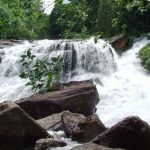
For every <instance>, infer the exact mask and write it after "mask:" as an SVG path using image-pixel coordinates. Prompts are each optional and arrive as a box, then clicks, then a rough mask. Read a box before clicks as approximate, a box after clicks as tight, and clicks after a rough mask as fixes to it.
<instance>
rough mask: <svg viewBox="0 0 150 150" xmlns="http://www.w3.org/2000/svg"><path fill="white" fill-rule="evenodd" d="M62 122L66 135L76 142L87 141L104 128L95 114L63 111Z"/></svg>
mask: <svg viewBox="0 0 150 150" xmlns="http://www.w3.org/2000/svg"><path fill="white" fill-rule="evenodd" d="M62 124H63V128H64V131H65V133H66V136H67V137H71V138H72V140H75V141H78V142H89V141H91V140H92V139H94V138H95V137H96V136H98V135H99V134H100V133H102V132H103V131H105V130H106V128H105V126H104V125H103V123H102V122H101V121H100V119H99V118H98V116H97V115H92V116H88V117H85V116H83V115H81V114H76V113H71V112H63V114H62Z"/></svg>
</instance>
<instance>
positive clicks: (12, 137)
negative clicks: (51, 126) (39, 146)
mask: <svg viewBox="0 0 150 150" xmlns="http://www.w3.org/2000/svg"><path fill="white" fill-rule="evenodd" d="M48 135H49V134H48V133H47V132H46V131H45V130H44V129H43V128H42V127H41V126H40V125H39V124H37V123H36V121H35V120H34V119H33V118H31V117H30V116H29V115H28V114H27V113H26V112H25V111H24V110H22V109H21V108H20V107H19V106H18V105H16V104H15V103H13V102H11V101H6V102H3V103H1V104H0V149H2V150H8V149H10V150H12V149H13V148H14V149H15V150H20V149H23V148H26V147H34V144H35V142H36V140H38V139H40V138H46V137H47V136H48ZM50 137H51V136H50ZM8 147H10V148H8Z"/></svg>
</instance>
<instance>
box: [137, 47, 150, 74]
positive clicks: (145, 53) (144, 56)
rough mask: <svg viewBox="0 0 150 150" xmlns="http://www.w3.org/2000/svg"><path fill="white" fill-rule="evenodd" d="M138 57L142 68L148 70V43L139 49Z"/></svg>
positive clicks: (149, 49) (149, 58) (149, 61)
mask: <svg viewBox="0 0 150 150" xmlns="http://www.w3.org/2000/svg"><path fill="white" fill-rule="evenodd" d="M139 57H140V58H141V63H142V65H143V66H144V68H145V69H147V70H148V71H150V44H148V45H147V46H145V47H144V48H142V49H141V50H140V52H139Z"/></svg>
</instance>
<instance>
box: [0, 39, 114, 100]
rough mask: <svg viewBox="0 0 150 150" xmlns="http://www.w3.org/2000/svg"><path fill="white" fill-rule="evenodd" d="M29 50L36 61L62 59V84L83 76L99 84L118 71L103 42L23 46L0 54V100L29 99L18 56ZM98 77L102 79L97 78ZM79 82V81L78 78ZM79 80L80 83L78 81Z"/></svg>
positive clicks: (61, 42) (70, 42)
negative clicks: (104, 78) (59, 57)
mask: <svg viewBox="0 0 150 150" xmlns="http://www.w3.org/2000/svg"><path fill="white" fill-rule="evenodd" d="M28 49H31V50H32V53H33V54H34V55H35V56H37V58H38V59H50V58H51V57H54V56H58V55H60V56H62V57H63V58H64V60H63V63H64V71H63V73H62V81H63V82H67V81H70V80H75V78H76V77H80V76H82V75H84V74H88V77H86V78H85V79H93V80H94V81H99V82H102V81H100V80H102V77H103V76H105V75H106V76H108V75H110V74H111V73H112V72H114V71H115V70H116V69H117V66H116V62H115V57H114V53H113V49H112V48H111V47H110V46H109V45H108V44H107V43H106V42H105V41H104V40H99V41H98V42H97V43H95V42H94V39H89V40H82V41H81V40H74V41H72V40H41V41H34V42H28V41H24V42H23V43H22V44H15V45H14V46H11V47H5V48H3V49H1V50H0V60H1V61H0V70H1V72H0V100H1V101H3V100H16V99H19V98H21V97H26V96H29V95H31V94H32V93H31V91H30V90H29V88H27V87H25V83H26V82H27V80H23V79H20V78H19V77H18V76H19V72H20V71H21V64H20V62H19V61H20V59H21V55H23V53H24V52H25V51H27V50H28ZM96 74H99V76H101V78H99V80H98V78H97V77H96ZM81 79H82V78H81ZM78 80H79V79H78Z"/></svg>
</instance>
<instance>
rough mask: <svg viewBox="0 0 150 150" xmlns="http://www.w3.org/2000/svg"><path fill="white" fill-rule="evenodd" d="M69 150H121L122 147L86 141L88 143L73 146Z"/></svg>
mask: <svg viewBox="0 0 150 150" xmlns="http://www.w3.org/2000/svg"><path fill="white" fill-rule="evenodd" d="M70 150H123V149H120V148H115V149H114V148H109V147H104V146H101V145H97V144H94V143H88V144H85V145H81V146H77V147H74V148H72V149H70Z"/></svg>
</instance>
